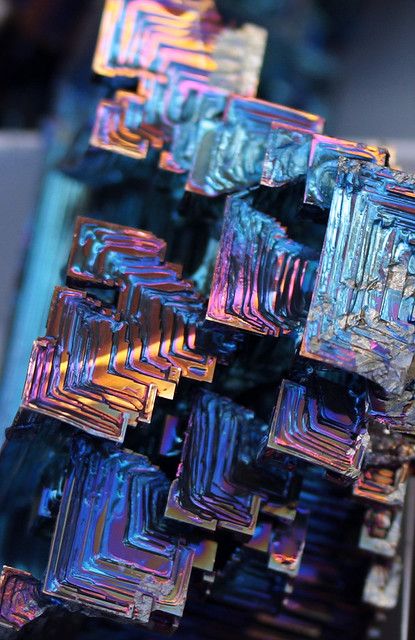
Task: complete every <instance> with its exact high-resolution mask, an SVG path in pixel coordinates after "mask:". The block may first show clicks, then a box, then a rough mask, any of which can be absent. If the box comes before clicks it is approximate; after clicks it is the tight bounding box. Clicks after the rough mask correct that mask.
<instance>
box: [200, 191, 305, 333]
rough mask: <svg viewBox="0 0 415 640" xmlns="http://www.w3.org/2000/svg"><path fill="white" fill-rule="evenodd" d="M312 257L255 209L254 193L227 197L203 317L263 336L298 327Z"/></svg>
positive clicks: (281, 228)
mask: <svg viewBox="0 0 415 640" xmlns="http://www.w3.org/2000/svg"><path fill="white" fill-rule="evenodd" d="M316 258H317V255H316V253H315V252H314V251H312V250H311V249H308V248H307V247H305V246H303V245H301V244H300V243H298V242H294V241H293V240H291V239H290V238H289V236H288V234H287V232H286V230H285V228H284V227H283V226H282V225H281V224H280V223H279V222H278V221H277V220H275V219H274V218H272V217H271V216H268V215H267V214H265V213H263V212H261V211H260V210H258V209H256V207H255V202H254V192H252V193H250V192H244V193H242V194H238V195H236V196H232V197H230V198H229V199H228V202H227V206H226V211H225V216H224V222H223V232H222V237H221V241H220V245H219V250H218V254H217V259H216V265H215V271H214V274H213V279H212V289H211V293H210V298H209V306H208V311H207V316H206V317H207V319H208V320H214V321H216V322H220V323H223V324H226V325H228V326H231V327H235V328H238V329H245V330H247V331H251V332H253V333H257V334H261V335H271V336H278V335H280V334H284V333H289V332H290V331H294V330H296V329H298V328H299V327H301V325H302V324H304V322H305V318H306V314H307V310H308V307H309V304H310V301H311V294H312V291H313V285H314V280H315V275H316V270H317V259H316Z"/></svg>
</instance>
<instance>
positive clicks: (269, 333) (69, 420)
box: [0, 0, 415, 640]
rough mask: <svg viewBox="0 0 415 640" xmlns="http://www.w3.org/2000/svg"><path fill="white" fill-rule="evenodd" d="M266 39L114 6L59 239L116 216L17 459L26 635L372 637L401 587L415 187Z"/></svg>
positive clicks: (200, 5) (5, 606)
mask: <svg viewBox="0 0 415 640" xmlns="http://www.w3.org/2000/svg"><path fill="white" fill-rule="evenodd" d="M255 9H256V7H255ZM255 9H254V11H255ZM265 42H266V32H265V30H264V29H262V28H261V27H257V26H256V25H252V24H243V23H239V24H238V25H233V26H232V27H230V26H227V25H225V24H224V23H223V22H222V20H221V18H220V16H219V14H218V12H217V10H216V6H215V3H214V2H213V0H183V1H179V0H106V2H105V7H104V13H103V18H102V23H101V28H100V33H99V37H98V44H97V48H96V52H95V57H94V63H93V68H94V71H95V73H96V74H97V75H98V76H101V78H100V81H101V82H102V83H104V84H106V89H105V93H104V92H101V93H100V94H99V95H100V101H99V104H98V107H97V111H96V119H95V124H94V126H93V132H92V136H91V143H92V147H93V149H89V150H88V151H87V152H86V154H85V155H84V156H83V157H82V161H81V162H80V163H79V165H77V169H76V170H72V172H71V170H69V173H70V175H71V178H70V179H69V178H68V180H70V181H72V183H73V184H75V185H77V187H79V184H78V181H83V182H84V183H85V185H84V187H82V188H79V189H78V188H76V189H75V188H74V193H75V194H78V195H77V196H73V198H72V195H71V198H69V200H70V201H71V202H70V205H69V204H68V202H66V200H68V191H67V190H64V191H62V193H57V191H59V190H58V189H55V190H53V192H51V191H50V190H48V191H47V192H46V193H45V195H44V198H43V200H44V204H43V206H44V207H46V204H45V203H46V202H49V201H52V200H53V201H55V200H56V201H57V202H59V203H60V204H61V205H62V210H63V211H64V214H61V213H60V216H61V217H59V220H58V219H57V220H56V221H55V220H54V224H55V227H54V228H55V231H56V234H57V235H58V234H63V235H64V231H65V230H62V229H60V226H63V227H65V229H66V227H68V228H70V229H72V226H73V218H74V217H75V215H77V214H78V213H79V211H84V209H85V202H86V200H88V203H89V204H90V206H91V210H93V211H96V212H97V215H99V216H100V217H101V218H102V219H103V220H102V221H100V220H97V219H93V218H85V217H81V218H78V219H77V221H76V223H75V235H74V238H73V243H72V248H71V251H70V257H69V262H68V266H67V270H66V283H65V285H64V286H58V287H56V289H55V291H54V294H53V298H52V303H51V306H50V311H49V316H48V321H47V327H46V333H45V335H44V337H42V338H39V339H38V340H36V342H35V344H34V347H33V352H32V356H31V359H30V363H29V369H28V373H27V378H26V383H25V387H24V393H23V400H22V406H21V408H20V409H19V411H18V414H17V416H16V418H15V420H14V422H13V425H12V426H11V427H10V429H9V430H7V434H6V442H5V444H4V447H3V448H2V450H1V453H0V568H1V567H3V570H2V573H1V577H0V636H2V637H3V635H4V634H6V635H5V637H6V638H7V640H9V638H10V640H11V639H12V638H13V640H14V638H15V637H16V635H17V637H18V634H19V633H20V631H19V630H20V629H22V637H29V636H30V637H31V638H32V637H33V638H34V639H35V638H38V637H41V638H42V640H43V638H46V637H47V636H48V625H49V621H51V620H53V619H55V622H56V620H58V626H59V625H62V626H63V625H64V624H65V625H66V624H67V625H68V634H69V635H68V637H71V638H72V637H74V638H75V637H78V636H77V632H78V630H79V633H81V636H80V637H81V638H86V637H88V638H92V637H95V636H99V637H100V639H101V638H102V640H107V638H109V637H111V638H112V637H113V636H114V634H117V633H118V632H119V633H121V635H122V637H123V638H125V640H130V639H131V638H135V637H137V633H138V634H139V636H140V631H139V630H137V625H141V626H144V627H145V629H144V630H141V632H142V633H143V634H144V635H143V636H142V637H145V638H148V640H156V638H159V637H160V636H159V632H165V633H166V632H167V633H171V632H173V631H176V632H177V636H176V637H177V638H178V640H194V639H195V638H198V639H199V638H200V640H219V639H220V638H227V640H241V639H243V638H245V639H246V640H265V639H266V640H268V639H269V640H271V638H272V639H274V638H277V637H278V639H279V640H280V639H281V640H289V639H290V640H295V638H298V639H299V638H316V639H317V638H318V639H320V640H333V639H334V638H335V639H336V640H363V638H368V637H371V638H373V637H378V635H376V634H377V633H378V632H377V628H376V625H377V622H376V624H375V623H374V620H375V618H376V612H377V611H378V610H379V609H380V610H381V611H383V610H386V609H389V608H391V607H393V606H394V605H395V604H396V602H397V597H398V592H399V581H400V574H401V561H400V559H399V555H398V554H399V547H400V538H401V529H402V526H401V525H402V520H403V517H404V500H405V494H406V491H407V489H408V485H409V475H410V472H411V465H412V463H413V461H414V459H415V444H414V440H413V435H414V432H415V419H414V416H415V411H414V406H415V404H414V402H415V401H414V394H415V383H414V373H413V359H414V354H415V341H414V326H415V324H414V305H415V298H414V284H415V280H414V277H415V258H414V254H413V247H414V245H415V228H414V213H415V178H414V177H411V176H409V175H407V174H404V173H402V172H399V171H395V170H393V169H391V168H389V167H388V163H389V162H390V156H389V152H388V151H387V150H385V149H383V148H381V147H377V146H374V145H370V144H363V143H357V142H354V141H348V140H343V139H337V138H330V137H328V136H325V135H323V133H322V130H323V124H324V121H323V119H322V118H321V117H320V116H317V115H314V114H311V113H307V112H304V111H300V110H297V109H294V108H291V107H287V106H283V105H279V104H274V103H270V102H266V101H265V100H262V99H259V98H257V97H256V93H257V86H258V81H259V73H260V68H261V64H262V58H263V53H264V48H265ZM103 96H105V98H104V99H102V98H103ZM93 108H95V105H93ZM83 130H85V131H86V128H85V127H83ZM87 136H88V138H89V127H88V131H86V134H83V138H84V139H85V141H86V140H87ZM63 137H65V136H63ZM108 152H111V153H108ZM75 155H76V154H75ZM78 155H79V154H78ZM119 156H123V157H122V159H120V158H119ZM67 170H68V169H67ZM55 173H56V175H57V172H55ZM72 183H71V184H72ZM52 184H55V185H56V184H59V185H60V186H61V185H62V182H61V181H59V180H58V182H57V183H55V182H54V181H52ZM80 192H82V194H83V200H82V203H81V202H80V199H79V193H80ZM71 194H72V191H71ZM86 195H88V198H87V197H86ZM77 198H78V199H77ZM72 200H73V202H72ZM53 211H54V214H56V216H57V213H58V212H57V209H56V207H55V209H54V210H53ZM327 217H328V222H327ZM42 220H43V218H42ZM63 221H64V222H63ZM119 223H125V224H130V226H124V225H123V224H119ZM42 224H43V223H42ZM58 227H59V232H58ZM140 228H141V230H140ZM159 236H161V237H164V238H166V239H167V242H165V241H164V240H161V239H160V237H159ZM50 242H51V243H53V242H54V237H53V238H51V239H50ZM59 246H61V245H59ZM68 246H69V242H68ZM42 257H43V256H40V260H42ZM31 264H32V263H31ZM181 265H183V266H181ZM183 274H184V275H183ZM189 274H191V275H189ZM55 281H56V282H58V278H56V280H55ZM29 307H30V304H29ZM19 337H20V336H19ZM9 368H10V365H9V363H8V366H7V369H9ZM206 383H209V384H211V386H210V387H207V384H206ZM134 427H135V428H134ZM137 427H139V428H137ZM109 441H112V442H109ZM185 606H186V611H185ZM54 617H55V618H54ZM182 617H183V621H182V623H181V627H180V629H179V630H177V627H178V623H179V621H180V619H181V618H182ZM126 623H130V625H127V624H126ZM52 624H53V622H52ZM129 627H131V630H130V629H129ZM45 629H46V631H45ZM73 629H75V630H74V631H73ZM72 631H73V632H72ZM84 631H85V634H84V633H83V632H84ZM89 632H90V633H89ZM153 632H154V633H153ZM58 633H60V629H59V631H58ZM10 634H11V635H10Z"/></svg>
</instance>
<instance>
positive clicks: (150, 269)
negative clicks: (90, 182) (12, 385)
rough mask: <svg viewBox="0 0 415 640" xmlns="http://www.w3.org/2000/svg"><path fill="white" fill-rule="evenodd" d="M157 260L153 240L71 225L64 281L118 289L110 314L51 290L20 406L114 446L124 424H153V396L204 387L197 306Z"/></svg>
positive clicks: (207, 375)
mask: <svg viewBox="0 0 415 640" xmlns="http://www.w3.org/2000/svg"><path fill="white" fill-rule="evenodd" d="M164 252H165V244H164V243H163V242H162V241H160V240H158V239H157V238H156V237H155V236H153V235H152V234H148V233H145V232H140V231H136V230H135V229H128V228H122V227H120V226H117V225H109V226H105V225H104V224H100V223H99V222H96V221H90V220H88V219H80V220H79V222H78V227H77V230H76V232H75V238H74V245H73V249H72V253H71V257H70V260H69V265H68V280H70V281H71V282H73V283H74V284H79V286H82V287H87V286H88V285H91V286H95V285H97V286H104V287H106V288H108V289H114V290H116V291H117V293H118V296H117V304H116V308H111V307H105V306H103V305H102V303H101V302H100V301H97V300H96V299H94V298H92V297H89V296H88V295H87V294H86V293H85V292H82V291H77V290H75V289H69V288H57V289H56V291H55V294H54V298H53V300H52V304H51V311H50V315H49V319H48V324H47V336H46V337H45V338H42V339H39V340H38V341H37V342H36V343H35V345H34V348H33V352H32V357H31V361H30V365H29V370H28V376H27V381H26V385H25V389H24V394H23V402H22V405H23V406H25V407H27V408H30V409H35V410H38V411H41V412H42V413H45V414H47V415H51V416H54V417H60V418H61V419H63V420H66V421H67V422H69V423H70V424H73V425H74V426H77V427H79V428H80V429H83V430H85V431H87V432H89V433H92V434H94V435H100V436H102V437H107V438H109V439H112V440H117V441H120V442H122V441H123V440H124V436H125V430H126V428H127V425H128V424H131V425H134V424H137V422H150V421H151V415H152V412H153V409H154V403H155V400H156V397H157V396H160V397H162V398H168V399H172V398H173V397H174V393H175V390H176V386H177V383H178V382H179V379H180V377H181V376H182V375H183V376H184V377H188V378H191V379H194V380H199V381H207V382H209V381H211V379H212V375H213V371H214V368H215V362H216V360H215V358H214V357H212V356H209V355H205V354H203V353H202V352H200V351H199V350H198V349H197V348H196V347H195V333H196V326H197V322H198V320H199V319H201V318H202V316H203V312H204V304H203V300H202V299H201V297H200V296H199V295H198V294H197V293H196V292H195V291H194V288H193V286H192V284H191V283H190V282H188V281H184V280H181V278H180V276H181V269H180V267H179V266H178V265H174V264H170V263H166V262H164Z"/></svg>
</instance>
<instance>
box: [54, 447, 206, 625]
mask: <svg viewBox="0 0 415 640" xmlns="http://www.w3.org/2000/svg"><path fill="white" fill-rule="evenodd" d="M167 489H168V483H167V480H166V478H165V477H164V475H163V474H162V473H161V472H160V470H159V469H157V468H156V467H154V466H152V465H151V463H150V461H149V460H148V459H147V458H145V457H144V456H140V455H135V454H132V453H124V452H122V451H118V450H117V449H116V448H114V447H112V446H111V445H102V446H101V447H100V448H99V449H98V450H91V449H90V448H89V447H88V446H87V445H84V446H83V450H82V449H81V451H78V453H77V457H76V466H75V468H74V470H73V472H72V473H71V474H70V475H69V477H68V479H67V481H66V484H65V488H64V491H63V496H62V500H61V504H60V508H59V515H58V519H57V524H56V530H55V535H54V540H53V543H52V548H51V556H50V561H49V567H48V571H47V575H46V579H45V587H44V589H45V592H46V593H48V594H50V595H52V596H56V597H59V598H63V599H66V600H70V601H74V602H79V603H82V604H84V605H85V606H86V607H87V608H92V610H94V609H99V610H102V611H103V612H104V613H108V614H113V615H117V616H122V617H125V618H130V619H132V620H138V621H139V622H141V623H145V624H147V623H150V621H151V618H152V616H153V615H154V614H156V613H157V612H161V613H162V614H164V615H166V616H167V617H168V619H169V620H170V623H171V624H172V625H173V626H174V624H175V618H176V617H177V616H181V615H182V613H183V608H184V604H185V602H186V592H187V588H188V583H189V578H190V573H191V569H192V563H193V558H194V550H193V549H192V548H191V546H187V545H185V544H183V543H181V542H179V541H178V540H177V541H175V540H174V538H172V536H171V535H169V534H168V532H167V530H165V527H163V523H162V522H160V520H159V515H158V512H159V509H160V503H162V502H163V500H164V499H165V497H166V495H167Z"/></svg>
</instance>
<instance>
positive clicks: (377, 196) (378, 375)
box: [302, 160, 415, 393]
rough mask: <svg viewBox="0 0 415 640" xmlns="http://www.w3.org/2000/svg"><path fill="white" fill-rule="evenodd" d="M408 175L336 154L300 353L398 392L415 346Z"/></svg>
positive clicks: (413, 194)
mask: <svg viewBox="0 0 415 640" xmlns="http://www.w3.org/2000/svg"><path fill="white" fill-rule="evenodd" d="M414 207H415V188H414V179H413V178H412V177H410V176H407V175H405V174H402V173H400V172H397V171H392V170H391V169H387V168H379V167H376V166H375V165H372V164H368V163H360V162H357V161H351V160H343V161H342V162H341V166H340V171H339V176H338V180H337V186H336V189H335V192H334V196H333V202H332V205H331V210H330V219H329V223H328V228H327V234H326V239H325V244H324V247H323V252H322V256H321V260H320V267H319V273H318V277H317V281H316V285H315V288H314V294H313V300H312V303H311V307H310V311H309V314H308V318H307V324H306V329H305V333H304V339H303V344H302V354H303V355H305V356H308V357H311V358H316V359H318V360H322V361H324V362H328V363H330V364H333V365H335V366H341V367H343V368H345V369H347V370H349V371H355V372H356V373H358V374H360V375H362V376H365V377H367V378H369V379H370V380H373V381H374V382H376V383H377V384H379V385H380V386H381V387H383V388H384V389H385V391H387V392H390V393H401V392H402V391H403V389H404V387H405V383H406V380H407V378H408V376H409V371H410V368H411V364H412V360H413V357H414V353H415V343H414V335H415V333H414V323H413V308H414V295H413V284H414V272H413V269H414V267H413V265H414V250H413V231H414V224H413V214H414V212H415V208H414Z"/></svg>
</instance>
